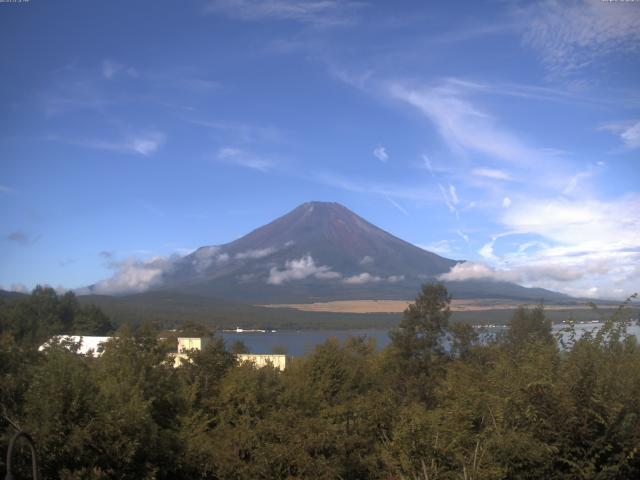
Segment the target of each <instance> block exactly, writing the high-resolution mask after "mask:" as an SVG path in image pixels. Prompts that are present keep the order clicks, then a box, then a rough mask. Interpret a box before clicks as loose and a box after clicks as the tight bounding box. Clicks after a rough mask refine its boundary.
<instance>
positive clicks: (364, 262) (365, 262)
mask: <svg viewBox="0 0 640 480" xmlns="http://www.w3.org/2000/svg"><path fill="white" fill-rule="evenodd" d="M359 263H360V265H373V264H374V263H375V260H374V258H373V257H370V256H369V255H365V256H364V257H362V260H360V262H359Z"/></svg>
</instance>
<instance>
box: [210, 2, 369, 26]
mask: <svg viewBox="0 0 640 480" xmlns="http://www.w3.org/2000/svg"><path fill="white" fill-rule="evenodd" d="M361 5H362V4H361V3H359V2H351V1H339V0H310V1H303V0H214V1H212V2H210V3H209V4H208V6H207V8H206V11H207V12H208V13H222V14H225V15H227V16H229V17H231V18H236V19H239V20H247V21H260V20H291V21H296V22H300V23H303V24H309V25H314V26H322V27H333V26H343V25H351V24H353V23H354V22H355V16H354V13H355V11H356V10H357V9H358V8H360V7H361Z"/></svg>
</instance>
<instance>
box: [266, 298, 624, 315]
mask: <svg viewBox="0 0 640 480" xmlns="http://www.w3.org/2000/svg"><path fill="white" fill-rule="evenodd" d="M412 302H413V301H412V300H339V301H334V302H317V303H290V304H278V305H273V304H272V305H260V306H261V307H268V308H292V309H294V310H300V311H303V312H335V313H402V312H403V311H404V310H405V309H406V308H407V306H408V305H409V304H410V303H412ZM520 305H531V303H526V302H514V301H509V300H500V299H462V300H453V301H452V302H451V311H452V312H486V311H494V310H509V311H513V310H515V309H516V308H518V306H520ZM601 308H603V309H612V308H616V306H614V305H606V306H603V307H601ZM545 309H546V310H547V311H554V312H555V311H558V312H573V311H580V310H591V307H590V306H588V305H587V304H586V303H585V304H576V305H566V304H564V305H545Z"/></svg>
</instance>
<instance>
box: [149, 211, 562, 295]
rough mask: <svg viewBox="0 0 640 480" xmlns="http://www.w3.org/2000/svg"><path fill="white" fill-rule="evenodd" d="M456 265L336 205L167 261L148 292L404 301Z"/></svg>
mask: <svg viewBox="0 0 640 480" xmlns="http://www.w3.org/2000/svg"><path fill="white" fill-rule="evenodd" d="M456 263H458V262H457V261H455V260H450V259H447V258H444V257H441V256H439V255H436V254H435V253H432V252H428V251H425V250H423V249H421V248H418V247H416V246H415V245H412V244H410V243H408V242H405V241H404V240H401V239H399V238H398V237H395V236H393V235H391V234H390V233H388V232H385V231H384V230H382V229H380V228H378V227H376V226H375V225H373V224H371V223H369V222H367V221H366V220H364V219H363V218H362V217H360V216H358V215H356V214H355V213H353V212H352V211H350V210H349V209H347V208H345V207H344V206H342V205H340V204H337V203H325V202H310V203H305V204H302V205H300V206H299V207H297V208H296V209H294V210H293V211H291V212H290V213H288V214H286V215H284V216H282V217H280V218H278V219H276V220H274V221H273V222H271V223H269V224H267V225H265V226H263V227H260V228H258V229H256V230H254V231H252V232H250V233H249V234H247V235H245V236H244V237H242V238H240V239H238V240H235V241H233V242H230V243H227V244H225V245H219V246H205V247H202V248H199V249H198V250H196V251H195V252H193V253H191V254H190V255H187V256H185V257H183V258H181V259H179V260H177V261H175V262H173V263H172V264H171V266H170V268H167V269H166V270H165V271H164V272H163V276H162V282H161V283H160V284H159V285H157V286H156V287H155V289H156V290H163V291H165V292H175V293H180V294H189V295H196V296H200V297H217V298H223V299H228V300H234V301H241V302H246V303H254V304H255V303H294V302H314V301H328V300H340V299H408V298H413V296H414V295H415V293H416V292H417V290H418V288H419V286H420V284H422V283H424V282H427V281H434V280H435V279H436V278H437V277H438V276H439V275H440V274H443V273H446V272H448V271H449V270H450V269H451V267H453V266H454V265H455V264H456ZM448 287H449V288H450V290H451V291H452V293H453V294H454V295H455V296H456V297H457V298H483V297H484V298H509V299H521V300H538V299H541V298H544V299H545V300H547V301H551V300H552V301H561V300H566V299H567V298H568V297H566V296H564V295H560V294H556V293H554V292H550V291H547V290H542V289H527V288H524V287H521V286H519V285H516V284H510V283H504V282H502V283H496V282H490V281H483V282H478V281H475V282H449V284H448Z"/></svg>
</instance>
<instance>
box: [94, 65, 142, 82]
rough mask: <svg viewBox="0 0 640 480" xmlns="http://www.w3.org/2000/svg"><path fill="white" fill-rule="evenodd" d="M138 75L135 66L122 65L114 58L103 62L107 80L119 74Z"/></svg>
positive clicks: (103, 72) (103, 74)
mask: <svg viewBox="0 0 640 480" xmlns="http://www.w3.org/2000/svg"><path fill="white" fill-rule="evenodd" d="M121 75H124V76H128V77H133V78H135V77H137V76H138V72H137V71H136V69H135V68H133V67H128V66H126V65H122V64H121V63H118V62H114V61H113V60H103V62H102V76H103V77H104V78H106V79H107V80H112V79H114V78H116V77H118V76H121Z"/></svg>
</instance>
